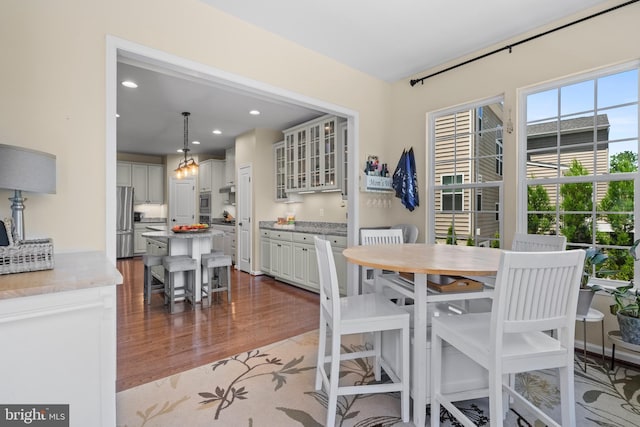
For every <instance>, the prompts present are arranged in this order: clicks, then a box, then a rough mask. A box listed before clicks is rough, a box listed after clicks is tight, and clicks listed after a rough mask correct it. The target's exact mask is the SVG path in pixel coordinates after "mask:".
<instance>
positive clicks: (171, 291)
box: [169, 273, 176, 314]
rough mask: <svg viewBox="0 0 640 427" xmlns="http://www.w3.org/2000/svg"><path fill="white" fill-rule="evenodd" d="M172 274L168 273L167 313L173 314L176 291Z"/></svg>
mask: <svg viewBox="0 0 640 427" xmlns="http://www.w3.org/2000/svg"><path fill="white" fill-rule="evenodd" d="M173 279H174V278H173V273H169V313H171V314H173V313H174V311H175V308H176V290H175V284H174V283H173Z"/></svg>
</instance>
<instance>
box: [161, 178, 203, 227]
mask: <svg viewBox="0 0 640 427" xmlns="http://www.w3.org/2000/svg"><path fill="white" fill-rule="evenodd" d="M196 222H198V221H196V179H195V177H188V178H183V179H177V178H175V177H171V178H170V180H169V224H168V225H169V226H170V227H173V226H174V225H187V224H194V223H196Z"/></svg>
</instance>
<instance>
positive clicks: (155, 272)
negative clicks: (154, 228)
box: [147, 230, 169, 283]
mask: <svg viewBox="0 0 640 427" xmlns="http://www.w3.org/2000/svg"><path fill="white" fill-rule="evenodd" d="M148 231H149V230H147V232H148ZM147 254H149V255H158V256H167V255H168V254H169V250H168V244H167V240H166V239H161V238H158V239H153V238H149V237H147ZM151 275H152V276H153V277H155V278H156V279H158V281H160V283H164V267H163V266H161V265H156V266H153V267H151Z"/></svg>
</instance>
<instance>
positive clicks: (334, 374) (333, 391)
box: [326, 331, 340, 427]
mask: <svg viewBox="0 0 640 427" xmlns="http://www.w3.org/2000/svg"><path fill="white" fill-rule="evenodd" d="M330 369H331V374H330V376H329V390H327V424H326V425H327V426H330V427H332V426H334V425H335V424H336V411H337V409H338V380H339V379H340V334H338V333H336V331H332V333H331V368H330Z"/></svg>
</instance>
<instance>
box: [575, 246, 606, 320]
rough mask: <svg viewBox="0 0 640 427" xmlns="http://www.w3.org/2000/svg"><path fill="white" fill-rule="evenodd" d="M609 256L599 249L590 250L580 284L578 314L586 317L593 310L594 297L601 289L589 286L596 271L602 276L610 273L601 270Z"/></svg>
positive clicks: (585, 260)
mask: <svg viewBox="0 0 640 427" xmlns="http://www.w3.org/2000/svg"><path fill="white" fill-rule="evenodd" d="M608 257H609V256H608V255H607V254H604V253H602V252H601V251H600V249H599V248H588V249H587V250H586V256H585V259H584V271H583V272H582V281H581V282H580V293H579V294H578V309H577V314H578V315H581V316H586V315H587V313H589V308H591V302H592V301H593V295H594V294H595V292H596V291H597V290H600V289H601V288H600V287H598V286H588V284H589V278H590V277H591V276H592V274H593V273H594V272H595V271H598V274H600V276H602V275H603V274H604V275H606V274H607V273H608V272H607V271H604V270H600V266H601V265H602V264H603V263H604V262H605V261H606V260H607V258H608Z"/></svg>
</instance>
